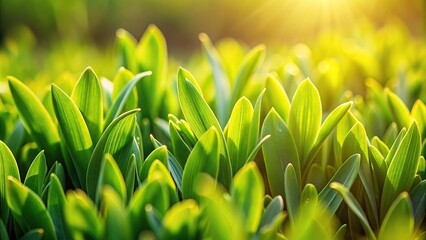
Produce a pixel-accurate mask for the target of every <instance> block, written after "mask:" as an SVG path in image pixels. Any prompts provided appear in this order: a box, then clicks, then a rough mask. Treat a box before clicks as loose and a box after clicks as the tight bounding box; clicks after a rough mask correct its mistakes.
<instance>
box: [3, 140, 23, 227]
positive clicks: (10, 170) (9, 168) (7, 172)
mask: <svg viewBox="0 0 426 240" xmlns="http://www.w3.org/2000/svg"><path fill="white" fill-rule="evenodd" d="M0 159H1V160H0V209H1V211H0V213H1V220H2V221H3V222H6V223H7V221H8V218H9V206H8V205H7V204H6V182H7V178H8V176H12V177H14V178H16V179H17V180H18V181H19V182H20V181H21V178H20V176H19V169H18V164H17V163H16V160H15V157H14V156H13V154H12V152H11V151H10V149H9V148H8V147H7V145H6V144H5V143H4V142H2V141H0Z"/></svg>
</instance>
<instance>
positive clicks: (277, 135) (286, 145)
mask: <svg viewBox="0 0 426 240" xmlns="http://www.w3.org/2000/svg"><path fill="white" fill-rule="evenodd" d="M261 135H262V136H263V137H264V136H267V135H270V136H271V137H270V138H269V141H267V142H265V143H264V144H263V147H262V149H263V158H264V161H265V167H266V173H267V176H268V182H269V186H270V189H271V193H272V195H273V196H277V195H281V196H284V195H285V194H284V188H283V181H284V171H285V169H286V167H287V165H288V164H289V163H291V164H292V165H293V167H294V169H295V172H296V179H298V182H300V179H301V176H300V165H299V157H298V154H297V149H296V144H295V143H294V140H293V137H292V136H291V134H290V131H289V129H288V128H287V125H286V124H285V122H284V121H283V120H282V119H281V117H280V116H279V115H278V113H277V112H276V111H275V110H274V109H272V110H271V111H270V112H269V113H268V115H267V116H266V118H265V121H264V122H263V126H262V134H261Z"/></svg>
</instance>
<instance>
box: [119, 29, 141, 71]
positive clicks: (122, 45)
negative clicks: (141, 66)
mask: <svg viewBox="0 0 426 240" xmlns="http://www.w3.org/2000/svg"><path fill="white" fill-rule="evenodd" d="M116 37H117V42H116V47H115V48H116V55H117V56H118V58H117V59H118V66H117V67H125V68H127V69H129V70H130V71H132V72H136V71H137V68H136V61H135V53H136V39H135V38H134V37H133V36H132V35H131V34H130V33H129V32H127V31H126V30H124V29H121V28H120V29H118V30H117V32H116Z"/></svg>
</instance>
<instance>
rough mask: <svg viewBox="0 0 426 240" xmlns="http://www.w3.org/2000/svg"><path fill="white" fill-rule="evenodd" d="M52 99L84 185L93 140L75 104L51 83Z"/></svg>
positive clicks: (65, 140)
mask: <svg viewBox="0 0 426 240" xmlns="http://www.w3.org/2000/svg"><path fill="white" fill-rule="evenodd" d="M52 101H53V107H54V109H55V114H56V117H57V119H58V124H59V127H60V129H61V134H62V135H63V137H64V138H63V141H64V142H65V144H66V147H67V148H68V149H69V151H70V152H71V153H72V154H71V159H72V162H73V164H74V166H75V168H76V172H77V175H78V178H79V180H80V184H81V186H85V185H86V173H87V168H88V166H89V159H90V155H91V154H92V151H93V142H92V138H91V136H90V132H89V129H88V128H87V125H86V123H85V121H84V118H83V115H82V114H81V112H80V110H79V109H78V107H77V105H75V103H74V102H73V101H72V99H71V98H70V97H68V96H67V95H66V93H65V92H63V91H62V90H61V89H59V88H58V87H57V86H55V85H53V84H52Z"/></svg>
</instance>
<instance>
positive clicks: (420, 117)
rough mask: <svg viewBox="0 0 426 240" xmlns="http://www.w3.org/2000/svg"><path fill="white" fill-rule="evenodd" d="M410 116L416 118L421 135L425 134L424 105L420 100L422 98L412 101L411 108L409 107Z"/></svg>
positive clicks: (425, 106)
mask: <svg viewBox="0 0 426 240" xmlns="http://www.w3.org/2000/svg"><path fill="white" fill-rule="evenodd" d="M411 116H413V118H414V119H416V122H417V124H418V125H419V130H420V133H421V134H422V136H426V105H425V104H424V103H423V102H422V100H420V99H417V101H416V102H415V103H414V105H413V108H412V109H411Z"/></svg>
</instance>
